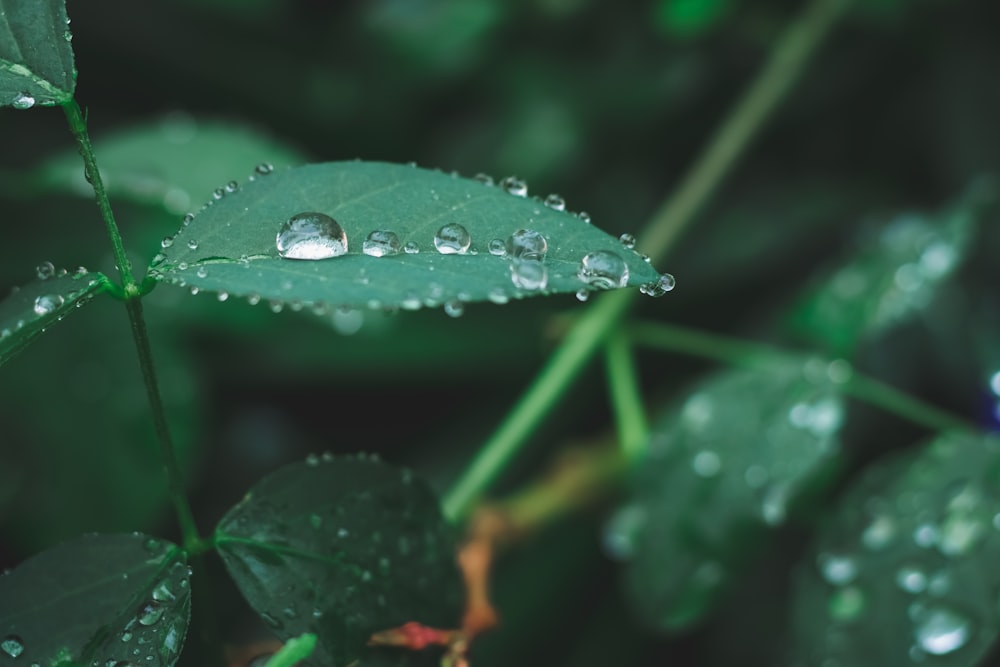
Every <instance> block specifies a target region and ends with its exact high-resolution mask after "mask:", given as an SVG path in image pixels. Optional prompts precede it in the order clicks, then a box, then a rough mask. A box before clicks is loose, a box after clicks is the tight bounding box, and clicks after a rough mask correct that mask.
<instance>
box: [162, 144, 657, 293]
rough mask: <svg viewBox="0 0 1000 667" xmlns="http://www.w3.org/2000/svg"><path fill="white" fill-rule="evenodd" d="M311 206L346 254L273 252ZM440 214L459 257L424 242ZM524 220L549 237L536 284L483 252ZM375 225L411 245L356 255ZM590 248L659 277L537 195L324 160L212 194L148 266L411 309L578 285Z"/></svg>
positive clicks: (226, 284) (213, 282) (167, 277)
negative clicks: (540, 283) (336, 233)
mask: <svg viewBox="0 0 1000 667" xmlns="http://www.w3.org/2000/svg"><path fill="white" fill-rule="evenodd" d="M312 211H315V212H320V213H324V214H326V215H329V216H332V217H333V218H334V219H335V220H336V221H337V222H338V223H339V224H340V225H341V226H342V227H343V229H344V231H345V232H346V234H347V238H348V253H347V254H346V255H342V256H339V257H334V258H330V259H324V260H317V261H310V260H293V259H284V258H282V257H280V256H279V255H278V252H277V249H276V246H275V239H276V236H277V233H278V231H279V228H280V226H281V225H282V223H284V222H285V221H286V220H288V219H289V218H290V217H291V216H293V215H296V214H298V213H302V212H312ZM448 223H458V224H460V225H462V226H463V227H465V228H466V229H467V230H468V232H469V233H470V235H471V237H472V248H471V249H470V251H469V252H468V253H467V254H449V255H443V254H440V253H438V252H437V251H436V250H435V246H434V242H433V241H434V237H435V234H436V233H437V231H438V230H439V229H440V228H441V227H442V226H443V225H445V224H448ZM525 228H526V229H533V230H535V231H538V232H539V233H541V234H542V235H543V236H545V237H546V239H547V241H548V254H547V255H546V256H545V260H544V265H545V267H546V270H547V277H548V284H547V287H545V288H544V289H540V290H536V291H530V290H525V289H521V288H519V287H517V286H515V285H514V284H513V282H512V266H513V264H512V262H511V260H510V259H508V258H505V257H500V256H494V255H491V254H490V252H489V251H488V246H489V243H490V241H491V240H493V239H500V240H502V241H505V240H506V239H507V238H508V237H509V236H510V235H511V234H512V233H513V232H515V231H517V230H519V229H525ZM374 230H389V231H392V232H394V233H395V234H396V235H397V236H398V238H399V240H400V243H401V244H403V245H405V244H407V243H410V242H412V243H415V244H417V246H418V247H419V252H418V253H416V254H407V253H405V252H401V253H399V254H396V255H391V256H386V257H372V256H368V255H365V254H364V253H363V252H362V245H363V241H364V240H365V238H366V237H367V236H368V234H369V233H370V232H372V231H374ZM189 243H190V244H191V245H196V249H191V247H189ZM596 250H607V251H610V252H614V253H615V254H617V255H619V256H620V257H621V259H622V260H624V261H625V262H626V264H627V266H628V269H629V273H630V278H629V280H628V284H629V285H642V284H647V283H652V282H655V281H656V280H657V279H658V278H659V274H658V273H657V272H656V271H655V270H654V269H653V268H652V267H651V266H650V265H649V264H648V263H647V262H645V261H643V259H642V257H641V256H640V255H638V254H637V253H635V252H634V251H632V250H628V249H626V248H625V247H623V246H622V244H621V243H620V242H619V241H618V240H617V239H615V238H613V237H611V236H609V235H608V234H606V233H604V232H602V231H601V230H599V229H597V228H596V227H594V226H592V225H590V224H588V223H586V222H584V221H583V220H581V219H580V218H578V217H576V216H575V215H573V214H572V213H568V212H565V211H557V210H554V209H552V208H549V207H547V206H545V205H544V204H543V203H542V202H541V201H539V200H535V199H530V198H525V197H518V196H514V195H512V194H509V193H508V192H506V191H505V190H504V189H503V188H500V187H496V186H488V185H484V184H482V183H480V182H477V181H474V180H471V179H465V178H458V177H455V176H452V175H449V174H444V173H441V172H437V171H430V170H426V169H419V168H415V167H408V166H405V165H394V164H386V163H377V162H331V163H325V164H315V165H306V166H303V167H297V168H292V169H287V170H278V171H275V172H274V173H272V174H270V175H268V176H264V177H257V178H256V179H255V180H253V181H252V182H248V183H246V184H244V185H243V186H242V187H241V188H239V189H238V190H237V191H236V192H234V193H231V194H227V195H226V196H224V197H222V198H221V199H220V200H218V201H214V202H213V203H212V204H211V205H210V206H208V207H207V208H205V209H204V210H203V211H201V212H200V213H199V214H198V215H197V216H196V217H195V218H194V220H193V221H192V222H191V223H190V224H189V225H187V226H185V227H182V228H181V230H180V231H179V233H178V234H177V236H176V238H175V239H174V241H173V244H172V245H171V246H170V247H168V248H166V249H165V250H164V251H163V253H162V254H161V255H159V256H158V257H157V258H156V259H155V260H154V263H153V265H152V267H151V271H150V274H151V275H153V276H154V277H156V278H158V279H159V280H162V281H166V282H172V283H177V284H181V285H189V286H192V287H197V288H198V289H202V290H210V291H216V292H226V293H227V294H229V295H236V296H247V297H253V298H254V300H256V299H258V298H262V299H265V300H272V301H275V302H279V303H286V302H291V303H296V302H297V303H299V304H302V305H309V306H313V307H316V306H322V305H326V306H349V307H386V308H394V307H403V308H411V309H412V308H419V307H421V306H438V305H441V304H444V303H447V302H449V301H453V300H458V301H486V300H493V301H496V302H503V301H506V300H508V299H513V298H521V297H524V296H530V295H534V294H542V293H544V294H550V293H557V292H570V293H573V292H577V291H578V290H580V289H581V288H583V287H585V286H586V285H585V284H584V283H583V282H582V281H581V280H580V279H579V278H578V277H577V271H578V268H579V265H580V260H581V259H582V257H583V256H584V255H586V254H587V253H590V252H593V251H596Z"/></svg>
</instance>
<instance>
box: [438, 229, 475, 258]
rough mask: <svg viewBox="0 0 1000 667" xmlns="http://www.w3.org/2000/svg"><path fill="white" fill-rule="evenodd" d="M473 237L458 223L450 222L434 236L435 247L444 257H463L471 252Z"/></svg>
mask: <svg viewBox="0 0 1000 667" xmlns="http://www.w3.org/2000/svg"><path fill="white" fill-rule="evenodd" d="M470 245H472V237H471V236H469V232H468V230H466V229H465V227H463V226H462V225H460V224H458V223H456V222H449V223H448V224H446V225H444V226H442V227H441V229H439V230H438V231H437V234H435V235H434V247H435V248H437V251H438V252H439V253H441V254H442V255H463V254H465V253H466V252H468V251H469V246H470Z"/></svg>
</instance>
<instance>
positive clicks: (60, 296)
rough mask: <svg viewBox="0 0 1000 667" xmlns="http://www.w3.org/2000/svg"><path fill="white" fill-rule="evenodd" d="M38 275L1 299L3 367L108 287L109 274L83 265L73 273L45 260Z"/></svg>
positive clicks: (0, 341)
mask: <svg viewBox="0 0 1000 667" xmlns="http://www.w3.org/2000/svg"><path fill="white" fill-rule="evenodd" d="M38 276H39V277H38V280H35V281H33V282H30V283H28V284H27V285H24V286H22V287H15V288H14V291H13V292H12V293H11V294H10V295H8V296H7V298H6V299H4V300H3V301H0V366H2V365H4V364H5V363H7V362H8V361H10V359H11V358H12V357H14V355H16V354H17V353H18V352H20V351H21V350H23V349H24V348H25V347H26V346H27V345H28V344H29V343H31V342H32V341H33V340H34V339H35V338H37V337H38V336H39V335H41V334H42V333H44V332H45V331H46V329H47V328H48V327H50V326H52V324H54V323H55V322H58V321H60V320H62V319H63V318H64V317H66V315H68V314H69V313H71V312H73V311H74V310H75V309H76V308H79V307H80V306H82V305H84V304H85V303H87V302H88V301H89V300H90V299H92V298H93V297H94V296H95V295H96V294H100V293H101V292H104V291H106V290H107V289H108V279H107V277H105V276H104V275H103V274H101V273H93V272H90V271H87V270H86V269H82V268H81V269H80V270H77V271H76V272H75V273H73V274H72V275H70V274H68V273H67V272H66V271H65V270H59V271H56V269H55V268H53V266H52V264H51V263H48V262H46V263H44V264H41V265H39V267H38Z"/></svg>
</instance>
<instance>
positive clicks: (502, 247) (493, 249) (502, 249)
mask: <svg viewBox="0 0 1000 667" xmlns="http://www.w3.org/2000/svg"><path fill="white" fill-rule="evenodd" d="M488 248H489V251H490V254H491V255H496V256H497V257H503V256H504V255H506V254H507V244H506V243H504V242H503V240H502V239H493V240H491V241H490V243H489V246H488Z"/></svg>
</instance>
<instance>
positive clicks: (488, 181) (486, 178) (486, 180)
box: [472, 173, 494, 186]
mask: <svg viewBox="0 0 1000 667" xmlns="http://www.w3.org/2000/svg"><path fill="white" fill-rule="evenodd" d="M472 178H473V179H475V180H477V181H479V182H480V183H482V184H483V185H488V186H493V185H494V183H493V177H492V176H490V175H489V174H483V173H478V174H476V175H475V176H473V177H472Z"/></svg>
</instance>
